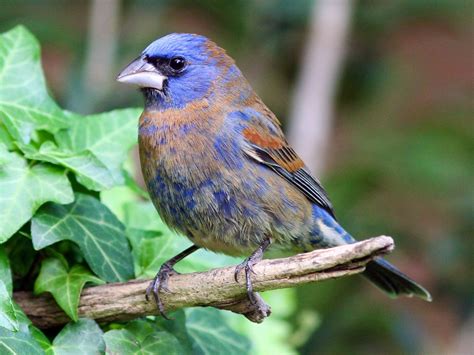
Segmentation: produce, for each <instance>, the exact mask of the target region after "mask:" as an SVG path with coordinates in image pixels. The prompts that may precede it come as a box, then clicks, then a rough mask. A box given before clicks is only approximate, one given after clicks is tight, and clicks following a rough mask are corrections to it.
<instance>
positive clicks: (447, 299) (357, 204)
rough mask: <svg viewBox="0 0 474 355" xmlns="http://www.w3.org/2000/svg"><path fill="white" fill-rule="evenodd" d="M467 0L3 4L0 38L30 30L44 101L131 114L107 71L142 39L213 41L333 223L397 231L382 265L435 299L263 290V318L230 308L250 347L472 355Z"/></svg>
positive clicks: (353, 287)
mask: <svg viewBox="0 0 474 355" xmlns="http://www.w3.org/2000/svg"><path fill="white" fill-rule="evenodd" d="M473 4H474V3H473V2H472V1H470V0H438V1H435V0H432V1H429V0H398V1H396V0H393V1H390V0H386V1H376V0H373V1H369V0H367V1H363V0H360V1H350V0H320V1H311V0H296V1H284V0H273V1H270V0H258V1H243V0H241V1H217V0H200V1H197V0H174V1H170V0H160V1H151V0H150V1H146V0H95V1H74V2H73V1H59V0H57V1H55V0H43V1H41V2H39V1H36V0H31V1H26V0H16V1H13V0H12V1H10V0H0V30H1V31H2V32H3V31H6V30H8V29H10V28H11V27H13V26H14V25H16V24H24V25H25V26H27V27H28V28H29V29H30V30H31V31H32V32H33V33H34V34H35V35H36V36H37V37H38V39H39V41H40V42H41V45H42V61H43V66H44V70H45V74H46V78H47V81H48V83H49V87H50V90H51V92H52V95H53V96H54V97H55V99H56V100H57V101H58V102H59V103H60V105H61V106H63V107H65V108H67V109H69V110H72V111H76V112H80V113H92V112H100V111H106V110H111V109H114V108H118V107H129V106H142V98H141V95H140V94H139V93H138V92H134V91H133V90H131V89H130V88H129V87H124V86H122V85H119V84H117V83H116V82H115V76H116V74H117V73H118V72H119V71H120V69H121V68H122V67H123V66H125V65H126V64H127V63H128V62H129V61H131V60H132V59H133V58H135V57H136V56H137V55H138V54H139V53H140V52H141V50H142V49H143V48H144V47H145V46H146V45H147V44H148V43H150V42H151V41H152V40H154V39H156V38H158V37H160V36H162V35H165V34H167V33H170V32H193V33H199V34H203V35H206V36H208V37H210V38H211V39H213V40H214V41H215V42H217V43H218V44H219V45H221V46H222V47H224V48H225V49H226V50H227V52H228V53H229V54H230V55H231V56H232V57H233V58H234V59H235V60H236V61H237V64H238V65H239V67H240V68H241V70H242V71H243V72H244V73H245V74H246V76H247V78H248V79H249V81H250V82H251V83H252V84H253V86H254V88H255V89H256V90H257V92H258V93H259V94H260V96H261V97H262V98H263V100H264V102H265V103H266V104H267V105H268V106H269V107H270V108H271V109H272V110H273V111H274V112H275V114H276V115H277V116H278V117H279V119H280V120H281V121H282V123H283V127H284V129H285V131H286V132H287V133H288V136H289V139H290V141H291V142H292V144H293V145H294V146H295V148H296V150H297V151H298V152H299V153H300V155H301V156H303V158H304V159H305V161H306V162H307V164H308V165H309V166H310V168H311V169H312V170H313V172H314V173H315V174H316V175H317V176H319V177H321V179H322V181H323V183H324V185H325V187H326V189H327V190H328V193H329V195H330V196H331V198H332V201H333V203H334V206H335V209H336V212H337V215H338V218H339V220H340V222H341V224H342V225H344V226H345V227H346V229H347V230H348V231H350V232H351V233H352V234H353V235H355V236H357V237H358V238H366V237H370V236H376V235H380V234H386V235H391V236H393V237H394V238H395V241H396V245H397V249H396V251H395V252H394V253H393V254H392V255H391V256H389V259H390V260H391V261H393V262H394V263H395V264H396V265H397V266H399V267H400V269H401V270H403V271H405V272H406V273H408V274H409V275H411V276H412V277H413V278H414V279H416V280H417V281H419V282H420V283H421V284H423V285H424V286H425V287H426V288H427V289H429V290H430V291H431V293H432V295H433V298H434V301H433V302H432V303H426V302H423V301H419V300H413V299H399V300H391V299H389V298H387V297H386V296H385V295H383V294H382V293H380V292H379V291H378V290H376V289H375V288H374V287H372V286H371V285H370V284H369V283H367V282H361V279H360V278H359V277H353V278H347V279H343V280H337V281H327V282H324V283H318V284H316V285H308V286H305V287H301V288H298V289H292V290H286V291H280V292H276V293H272V294H270V295H269V296H268V297H269V298H270V303H271V304H272V306H273V309H274V315H272V317H271V318H270V320H269V321H268V322H265V323H264V324H262V325H253V324H252V325H250V324H248V322H246V323H245V324H244V323H242V322H241V321H240V319H239V320H237V319H236V318H235V317H233V316H232V315H229V321H230V322H232V323H233V324H234V326H235V328H237V329H239V330H240V331H241V332H243V333H244V334H247V335H249V336H250V337H251V338H252V339H253V340H254V343H255V344H256V345H255V349H254V352H255V353H269V352H270V351H271V352H273V353H275V354H280V353H300V354H316V353H317V354H347V353H351V354H380V353H384V354H401V353H413V354H417V353H437V354H442V353H443V354H444V353H450V354H454V353H457V354H469V353H471V354H472V353H474V344H473V339H474V336H473V334H474V302H473V299H474V298H473V294H474V275H473V273H474V242H473V227H474V226H473V217H474V209H473V199H474V191H473V189H472V179H473V177H474V164H473V159H472V157H473V152H474V137H473V135H474V134H473V133H474V125H473V121H472V118H473V109H474V107H473V106H474V96H473V94H474V92H473V83H474V44H473V43H474V40H473V38H474V37H473V34H474V33H473V31H474V27H473V16H474V5H473ZM132 156H133V155H132ZM137 179H139V177H137ZM272 318H273V320H271V319H272Z"/></svg>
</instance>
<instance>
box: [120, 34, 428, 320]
mask: <svg viewBox="0 0 474 355" xmlns="http://www.w3.org/2000/svg"><path fill="white" fill-rule="evenodd" d="M117 81H118V82H120V83H125V84H132V85H135V86H138V87H139V89H140V91H141V92H142V93H143V96H144V99H145V108H144V111H143V113H142V114H141V116H140V119H139V127H138V142H139V156H140V164H141V169H142V172H143V176H144V181H145V184H146V188H147V190H148V192H149V195H150V198H151V200H152V202H153V204H154V206H155V207H156V209H157V211H158V213H159V215H160V216H161V218H162V219H163V221H164V222H165V223H166V224H167V225H168V226H169V227H170V228H172V229H174V230H176V231H178V232H180V233H181V234H183V235H185V236H186V237H188V238H189V240H190V241H191V242H192V243H193V245H192V246H191V247H189V248H187V249H186V250H184V251H183V252H181V253H179V254H178V255H176V256H174V257H172V258H171V259H170V260H168V261H167V262H165V263H164V264H163V265H162V266H161V268H160V270H159V271H158V273H157V275H156V277H155V278H154V280H153V281H152V282H151V283H150V286H149V287H148V289H147V290H146V296H147V299H148V298H149V297H150V295H153V297H154V300H155V302H156V304H157V307H158V309H159V311H160V313H161V314H162V315H163V316H165V317H166V314H165V311H164V309H165V307H164V305H163V302H162V300H161V298H160V292H161V291H162V290H165V291H166V290H168V286H167V285H168V280H169V278H170V276H171V275H173V274H174V273H176V272H175V271H174V268H173V267H174V265H175V264H176V263H177V262H179V261H180V260H182V259H183V258H185V257H186V256H188V255H190V254H191V253H193V252H194V251H196V250H198V249H200V248H204V249H207V250H209V251H212V252H217V253H224V254H227V255H231V256H241V257H246V258H245V260H244V261H243V262H242V263H241V264H239V265H238V266H237V267H236V268H235V279H236V281H237V280H238V275H239V274H240V273H241V272H243V273H244V274H245V287H246V291H247V294H248V297H249V299H250V301H252V302H253V303H254V302H256V297H255V293H254V292H253V286H252V280H251V273H252V269H253V267H254V265H255V264H256V263H258V262H259V261H261V260H262V258H263V254H264V252H265V251H267V250H268V249H275V250H284V251H290V252H295V253H297V252H308V251H311V250H314V249H320V248H330V247H335V246H340V245H345V244H350V243H354V242H356V239H354V238H353V237H352V236H351V235H350V234H349V233H348V232H346V230H345V229H344V228H343V227H342V226H341V225H340V224H339V222H338V221H337V219H336V215H335V212H334V208H333V205H332V203H331V201H330V199H329V197H328V195H327V193H326V191H325V190H324V188H323V186H322V185H321V182H320V181H319V180H318V179H317V178H315V177H314V176H313V175H312V174H311V173H310V171H309V169H308V167H307V166H306V165H305V163H304V162H303V161H302V160H301V158H300V157H299V156H298V155H297V153H296V152H295V150H294V149H293V148H292V147H291V146H290V144H289V143H288V141H287V139H286V137H285V135H284V133H283V131H282V127H281V124H280V122H279V120H278V119H277V117H276V116H275V115H274V113H273V112H272V111H271V110H270V109H269V108H268V107H267V106H266V105H265V104H264V103H263V101H262V100H261V98H260V97H259V96H258V95H257V94H256V92H255V91H254V90H253V88H252V87H251V85H250V83H249V82H248V81H247V79H246V78H245V77H244V75H243V74H242V72H241V71H240V69H239V68H238V67H237V65H236V63H235V61H234V60H233V59H232V58H231V57H230V56H229V55H228V54H227V53H226V51H225V50H224V49H222V48H221V47H219V46H218V45H217V44H216V43H214V42H213V41H211V40H210V39H208V38H207V37H205V36H202V35H197V34H189V33H171V34H168V35H166V36H164V37H161V38H159V39H157V40H155V41H154V42H152V43H151V44H150V45H148V46H147V47H146V48H145V49H144V50H143V52H142V53H141V54H140V55H139V56H138V57H137V58H136V59H135V60H133V61H132V62H131V63H130V64H129V65H127V66H126V67H125V68H124V69H123V70H122V71H121V72H120V74H119V75H118V76H117ZM363 276H365V277H366V278H367V279H369V280H370V281H372V282H373V283H374V284H375V285H376V286H378V287H379V288H380V289H382V290H383V291H385V292H386V293H388V294H389V295H391V296H394V297H395V296H398V295H406V296H417V297H419V298H421V299H424V300H426V301H431V295H430V293H429V292H428V291H427V290H426V289H425V288H423V287H422V286H421V285H419V284H418V283H416V282H415V281H413V280H412V279H410V278H409V277H408V276H407V275H405V274H404V273H402V272H401V271H400V270H399V269H397V268H396V267H395V266H393V265H392V264H391V263H389V262H388V261H386V260H385V259H383V258H381V257H377V258H375V259H373V260H372V261H370V262H369V263H368V264H367V265H366V269H365V271H364V272H363Z"/></svg>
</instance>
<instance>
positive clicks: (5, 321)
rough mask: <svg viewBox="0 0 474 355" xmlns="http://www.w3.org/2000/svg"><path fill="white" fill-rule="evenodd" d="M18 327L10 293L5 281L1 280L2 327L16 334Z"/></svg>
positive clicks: (0, 319) (0, 314) (0, 315)
mask: <svg viewBox="0 0 474 355" xmlns="http://www.w3.org/2000/svg"><path fill="white" fill-rule="evenodd" d="M18 326H19V325H18V320H17V319H16V315H15V308H14V307H13V301H12V299H11V297H10V293H9V292H8V290H7V288H6V286H5V284H4V283H3V281H1V280H0V327H3V328H6V329H8V330H11V331H15V332H16V331H17V330H18Z"/></svg>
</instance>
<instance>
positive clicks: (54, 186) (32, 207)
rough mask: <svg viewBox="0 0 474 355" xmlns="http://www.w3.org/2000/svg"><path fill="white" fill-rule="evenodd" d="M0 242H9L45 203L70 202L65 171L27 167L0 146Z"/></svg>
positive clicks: (19, 157)
mask: <svg viewBox="0 0 474 355" xmlns="http://www.w3.org/2000/svg"><path fill="white" fill-rule="evenodd" d="M2 159H5V160H7V161H8V162H7V163H6V164H4V165H3V166H1V167H0V243H3V242H5V241H6V240H8V239H9V238H10V237H11V236H12V235H13V234H14V233H15V232H16V231H17V230H18V229H20V227H21V226H22V225H23V224H25V223H26V222H27V221H28V220H29V219H30V218H31V217H32V216H33V214H34V212H35V211H36V210H37V209H38V208H39V207H40V206H41V205H42V204H43V203H45V202H47V201H53V202H57V203H71V202H72V201H73V200H74V195H73V193H72V189H71V184H70V183H69V180H68V178H67V176H66V173H65V171H64V169H60V168H57V167H54V166H51V165H49V164H36V165H33V166H30V165H28V164H27V162H26V160H25V159H24V158H22V157H21V156H20V155H19V154H17V153H10V152H8V151H7V150H6V149H5V147H4V146H2V145H1V144H0V160H2Z"/></svg>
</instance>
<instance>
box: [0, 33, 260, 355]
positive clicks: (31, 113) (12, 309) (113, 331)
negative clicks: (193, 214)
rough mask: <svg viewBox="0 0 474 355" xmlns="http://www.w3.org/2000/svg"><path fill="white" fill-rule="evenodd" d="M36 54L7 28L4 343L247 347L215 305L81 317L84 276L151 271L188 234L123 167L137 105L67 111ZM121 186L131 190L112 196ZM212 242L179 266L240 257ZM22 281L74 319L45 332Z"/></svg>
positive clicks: (0, 310) (0, 236) (55, 350)
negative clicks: (157, 314) (169, 221)
mask: <svg viewBox="0 0 474 355" xmlns="http://www.w3.org/2000/svg"><path fill="white" fill-rule="evenodd" d="M39 57H40V49H39V45H38V43H37V41H36V40H35V38H34V37H33V36H32V35H31V34H30V33H29V32H28V31H27V30H26V29H25V28H23V27H16V28H14V29H13V30H11V31H9V32H6V33H4V34H2V35H1V36H0V84H1V85H0V242H1V243H3V245H0V352H2V353H6V352H10V353H18V354H26V353H28V354H36V353H47V354H65V353H68V354H73V353H82V354H84V353H103V352H104V351H109V352H111V353H114V354H130V353H167V354H181V353H183V351H187V352H189V353H193V354H211V353H215V352H216V351H217V350H225V351H226V352H227V353H229V354H242V353H247V352H249V349H250V348H251V345H250V341H249V339H248V338H246V337H244V336H242V335H240V334H238V333H236V331H234V330H233V329H232V328H231V327H230V326H229V325H228V324H227V323H228V321H227V320H226V318H225V317H223V316H222V315H221V314H220V312H218V311H216V310H213V309H195V310H187V311H186V312H183V311H180V312H176V314H175V315H174V317H176V320H175V321H174V322H164V321H163V320H162V319H155V318H154V317H148V318H147V319H138V320H134V321H130V322H127V323H124V324H101V325H100V326H99V325H98V324H97V323H96V322H95V321H93V320H89V319H80V318H79V317H78V313H77V307H78V304H79V297H80V294H81V291H82V289H83V287H84V286H86V287H87V284H102V283H105V282H114V281H126V280H129V279H132V278H134V277H150V276H153V274H154V273H155V272H156V271H157V270H158V268H159V266H160V264H161V263H162V262H163V261H165V259H167V258H169V257H171V256H173V255H174V254H175V253H176V252H178V251H179V250H181V249H183V248H185V247H186V245H187V243H188V242H186V241H185V239H184V238H180V237H177V236H176V235H175V234H174V233H173V232H171V231H170V230H168V229H167V228H166V227H165V225H164V224H163V223H162V222H161V221H160V220H159V218H158V215H157V213H156V211H155V210H154V208H153V207H152V205H151V203H150V202H149V201H146V198H145V201H144V200H143V196H146V194H145V193H144V192H143V191H141V190H140V188H138V187H137V186H136V185H135V183H134V182H133V181H132V180H131V179H130V178H129V174H128V173H127V172H126V171H125V169H124V162H125V161H126V157H127V154H128V152H129V150H130V148H131V147H132V146H133V145H134V144H135V143H136V134H137V132H136V121H137V118H138V116H139V114H140V110H138V109H125V110H116V111H112V112H108V113H103V114H97V115H90V116H82V115H79V114H75V113H71V112H67V111H64V110H62V109H61V108H60V107H59V106H58V105H56V103H55V102H54V101H53V100H52V99H51V97H50V96H49V94H48V90H47V88H46V86H45V80H44V76H43V73H42V70H41V67H40V62H39ZM118 190H121V191H126V193H125V194H123V195H120V196H122V197H123V196H126V198H122V199H116V198H114V196H116V191H118ZM114 212H116V213H117V215H118V216H119V217H120V219H119V218H118V217H117V216H116V214H115V213H114ZM203 253H205V252H201V253H197V254H196V255H195V256H193V257H192V258H190V259H189V260H187V261H186V262H184V263H183V264H182V265H180V268H181V269H180V270H183V269H184V270H196V268H197V269H206V268H208V267H210V266H214V267H215V266H218V265H223V264H226V263H230V262H232V261H233V260H232V259H231V258H227V257H216V258H215V260H213V261H212V262H210V261H209V258H208V257H206V256H205V254H203ZM13 290H15V291H17V290H34V292H35V293H36V294H40V293H43V292H49V293H51V294H52V296H53V297H54V299H55V300H56V302H57V303H58V305H59V307H61V308H62V309H63V310H64V312H65V313H66V314H67V315H68V316H69V317H70V318H71V320H72V321H71V322H70V323H69V324H67V325H66V326H65V327H64V328H63V329H62V330H60V331H59V333H57V334H56V333H55V332H47V333H43V332H41V331H40V330H39V329H37V328H35V327H34V326H33V325H32V324H31V322H30V321H29V320H28V318H27V317H26V315H25V314H24V313H23V312H22V311H21V309H20V308H19V307H18V306H17V305H16V304H15V302H14V300H13V298H12V292H13Z"/></svg>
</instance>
